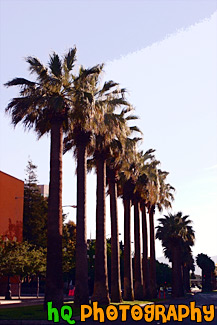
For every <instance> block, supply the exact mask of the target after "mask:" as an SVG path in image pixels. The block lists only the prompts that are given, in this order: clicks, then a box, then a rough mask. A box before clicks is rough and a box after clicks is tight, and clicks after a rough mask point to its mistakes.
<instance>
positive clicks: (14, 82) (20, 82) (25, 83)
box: [4, 78, 36, 87]
mask: <svg viewBox="0 0 217 325" xmlns="http://www.w3.org/2000/svg"><path fill="white" fill-rule="evenodd" d="M35 84H36V83H35V82H32V81H29V80H27V79H25V78H14V79H12V80H11V81H8V82H6V83H5V84H4V86H6V87H10V86H30V87H34V86H35Z"/></svg>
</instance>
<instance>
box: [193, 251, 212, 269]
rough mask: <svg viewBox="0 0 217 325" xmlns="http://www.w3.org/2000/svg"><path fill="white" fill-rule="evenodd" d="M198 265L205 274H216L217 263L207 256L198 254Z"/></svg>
mask: <svg viewBox="0 0 217 325" xmlns="http://www.w3.org/2000/svg"><path fill="white" fill-rule="evenodd" d="M196 262H197V265H198V266H199V267H200V268H201V269H202V270H203V271H204V272H214V270H215V263H214V262H213V260H212V259H211V258H210V257H209V256H207V255H206V254H202V253H201V254H198V255H197V257H196Z"/></svg>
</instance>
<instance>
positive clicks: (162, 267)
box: [156, 261, 172, 287]
mask: <svg viewBox="0 0 217 325" xmlns="http://www.w3.org/2000/svg"><path fill="white" fill-rule="evenodd" d="M156 276H157V285H158V287H161V286H168V285H169V286H171V283H172V269H171V267H169V265H167V264H165V263H159V262H158V261H156Z"/></svg>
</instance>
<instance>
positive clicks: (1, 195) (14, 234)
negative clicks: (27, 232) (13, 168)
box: [0, 171, 24, 241]
mask: <svg viewBox="0 0 217 325" xmlns="http://www.w3.org/2000/svg"><path fill="white" fill-rule="evenodd" d="M23 201H24V182H23V181H21V180H19V179H17V178H15V177H13V176H10V175H8V174H6V173H3V172H1V171H0V236H5V237H6V236H7V238H8V239H10V240H18V241H22V238H23Z"/></svg>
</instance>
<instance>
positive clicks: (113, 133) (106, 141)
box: [91, 81, 129, 304]
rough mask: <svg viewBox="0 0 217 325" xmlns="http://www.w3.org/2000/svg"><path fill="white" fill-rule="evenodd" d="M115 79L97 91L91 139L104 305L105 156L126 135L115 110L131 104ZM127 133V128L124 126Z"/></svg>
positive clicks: (98, 281) (98, 286) (98, 294)
mask: <svg viewBox="0 0 217 325" xmlns="http://www.w3.org/2000/svg"><path fill="white" fill-rule="evenodd" d="M117 86H118V84H116V83H114V82H113V81H109V82H108V83H105V84H104V86H103V88H102V90H100V91H99V92H98V93H97V96H96V97H97V98H96V101H95V105H96V107H97V112H98V114H97V115H95V125H96V128H95V129H94V137H93V141H92V152H93V159H94V160H95V164H96V173H97V207H96V253H95V279H94V292H93V296H92V298H91V299H92V301H98V302H99V303H101V304H108V303H109V295H108V275H107V253H106V234H105V217H106V216H105V189H106V159H107V157H108V155H109V152H110V144H111V143H112V142H113V140H115V139H120V138H121V137H122V136H123V133H124V132H123V129H122V127H123V123H122V122H123V121H122V113H121V114H118V113H115V109H116V108H117V107H121V106H122V105H126V106H129V104H128V103H127V102H126V100H125V99H124V92H125V90H124V89H121V90H119V89H118V87H117ZM124 128H125V132H128V128H127V127H126V126H124Z"/></svg>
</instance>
